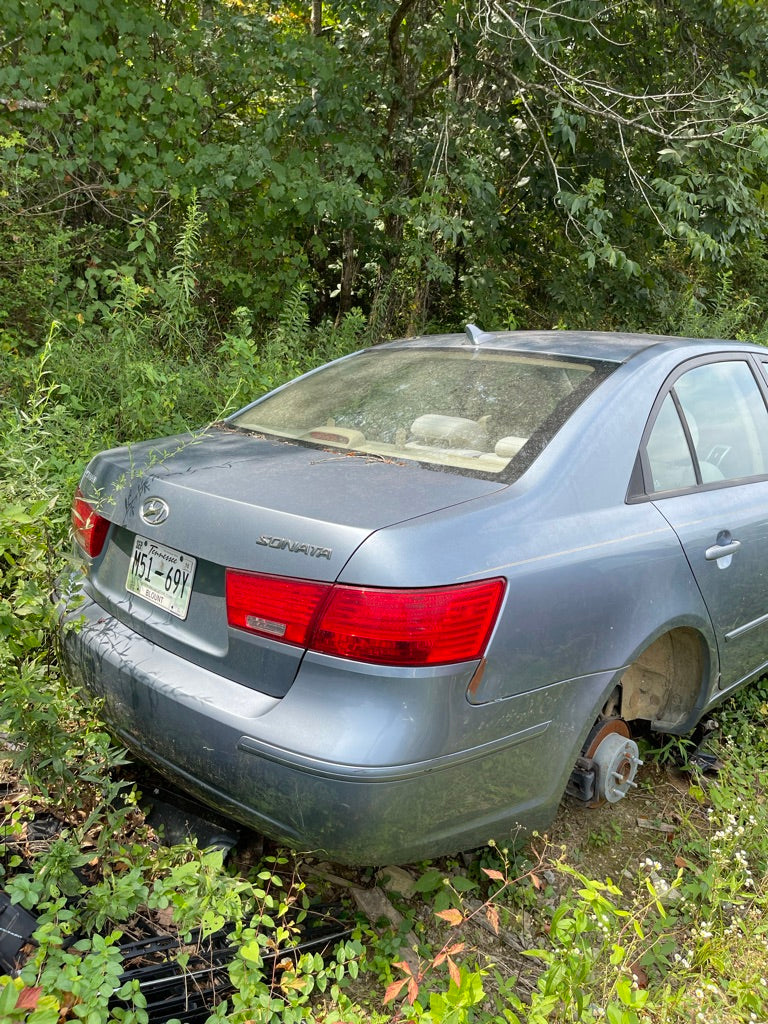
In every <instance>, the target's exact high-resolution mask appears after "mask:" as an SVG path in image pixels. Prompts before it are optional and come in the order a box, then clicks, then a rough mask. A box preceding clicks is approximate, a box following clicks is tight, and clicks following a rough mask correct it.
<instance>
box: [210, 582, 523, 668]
mask: <svg viewBox="0 0 768 1024" xmlns="http://www.w3.org/2000/svg"><path fill="white" fill-rule="evenodd" d="M503 594H504V580H502V579H492V580H482V581H480V582H478V583H462V584H459V585H457V586H448V587H426V588H421V589H418V590H383V589H374V588H369V587H352V586H346V585H342V584H328V583H313V582H310V581H307V580H296V579H290V578H287V577H278V576H261V575H259V574H256V573H243V572H235V571H233V570H228V571H227V614H228V619H229V623H230V625H232V626H239V627H240V628H242V629H247V630H249V631H251V632H254V633H258V634H259V635H261V636H269V637H272V638H273V639H277V640H283V641H286V642H288V643H294V644H299V645H301V646H302V647H307V648H309V649H310V650H313V651H319V652H321V653H323V654H333V655H335V656H336V657H340V658H351V659H353V660H355V661H367V662H374V663H376V664H380V665H405V666H417V665H445V664H450V663H452V662H459V661H473V660H475V659H477V658H481V657H482V656H483V653H484V652H485V648H486V645H487V643H488V639H489V637H490V634H491V630H492V629H493V626H494V623H495V622H496V616H497V615H498V611H499V607H500V605H501V599H502V597H503Z"/></svg>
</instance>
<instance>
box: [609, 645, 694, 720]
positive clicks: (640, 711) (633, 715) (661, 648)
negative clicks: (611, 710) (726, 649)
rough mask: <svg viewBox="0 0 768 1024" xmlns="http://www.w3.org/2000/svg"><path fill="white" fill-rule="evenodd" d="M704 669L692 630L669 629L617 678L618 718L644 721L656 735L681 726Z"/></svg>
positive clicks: (692, 704) (692, 702) (691, 704)
mask: <svg viewBox="0 0 768 1024" xmlns="http://www.w3.org/2000/svg"><path fill="white" fill-rule="evenodd" d="M705 667H706V666H705V653H704V646H703V643H702V639H701V635H700V634H699V633H697V632H696V630H695V629H688V628H679V629H673V630H670V632H669V633H665V634H664V635H663V636H660V637H658V639H656V640H654V642H653V643H652V644H651V645H650V646H649V647H646V649H645V650H644V651H643V652H642V654H641V655H640V656H639V657H638V658H636V660H635V661H634V662H633V663H632V664H631V665H630V666H629V668H628V669H627V670H626V672H625V673H624V675H623V676H622V677H621V680H620V682H619V687H620V695H619V700H620V709H621V710H620V714H621V717H622V718H623V719H625V720H626V721H632V720H633V719H646V720H647V721H649V722H651V724H652V726H653V728H654V729H656V730H658V731H664V730H665V729H674V728H675V727H676V726H680V725H682V724H683V723H684V722H686V721H687V720H688V719H689V717H690V715H691V712H692V711H693V709H694V707H695V706H696V702H697V698H698V696H699V693H700V692H701V687H702V682H703V679H704V669H705Z"/></svg>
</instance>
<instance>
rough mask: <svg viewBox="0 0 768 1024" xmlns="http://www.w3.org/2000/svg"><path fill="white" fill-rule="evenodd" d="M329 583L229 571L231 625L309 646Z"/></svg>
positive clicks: (229, 616)
mask: <svg viewBox="0 0 768 1024" xmlns="http://www.w3.org/2000/svg"><path fill="white" fill-rule="evenodd" d="M330 586H331V585H330V584H329V583H313V582H311V581H310V580H294V579H290V578H287V577H285V576H261V575H257V574H255V573H249V572H237V571H236V570H234V569H227V621H228V622H229V624H230V626H239V627H240V629H247V630H248V631H249V632H251V633H258V634H259V635H260V636H269V637H272V639H273V640H283V641H285V643H288V644H300V645H301V646H302V647H306V646H307V641H308V638H309V628H310V626H311V625H312V620H313V619H314V617H315V613H316V612H317V609H318V607H319V606H320V604H321V603H322V601H323V599H324V598H325V596H326V595H327V593H328V591H329V590H330Z"/></svg>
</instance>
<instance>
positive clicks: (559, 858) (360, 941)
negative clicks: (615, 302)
mask: <svg viewBox="0 0 768 1024" xmlns="http://www.w3.org/2000/svg"><path fill="white" fill-rule="evenodd" d="M119 287H120V288H123V291H122V292H118V294H119V295H122V296H123V298H121V299H120V303H122V305H121V304H120V303H117V304H116V305H115V307H114V310H113V313H112V314H111V315H112V316H113V320H112V321H109V320H107V321H105V324H104V327H103V329H104V330H105V331H106V332H107V334H106V336H107V337H108V338H109V339H110V341H111V344H112V350H111V352H112V354H111V356H110V357H109V358H107V357H105V355H104V352H105V348H104V345H103V344H102V343H101V342H103V340H104V339H103V338H102V339H101V342H98V340H97V339H95V338H93V337H86V336H85V335H83V336H82V337H80V338H77V337H76V336H72V335H70V336H67V334H66V332H65V329H63V328H62V332H64V333H61V332H60V333H57V331H56V330H54V331H53V332H52V334H51V336H50V338H49V339H48V342H47V344H46V345H45V346H44V348H43V350H42V354H41V355H40V356H38V357H37V358H36V360H35V361H34V362H32V361H29V362H26V363H24V364H22V363H21V362H19V363H18V364H17V365H16V367H15V369H14V370H13V372H8V373H7V375H6V377H5V379H4V381H3V382H2V385H0V386H2V388H3V390H4V391H5V393H6V394H7V395H9V396H11V395H12V396H13V398H14V400H13V401H8V402H6V403H5V404H4V405H3V408H2V413H0V417H1V424H0V425H1V426H2V430H3V434H4V439H5V443H4V445H3V448H2V451H0V671H2V683H3V691H2V692H3V699H2V713H1V715H0V718H1V719H2V725H0V728H1V729H2V751H0V770H1V771H2V774H1V775H0V783H2V793H3V795H2V812H3V813H2V820H3V824H2V833H1V834H0V883H1V884H2V887H3V889H4V890H5V892H6V893H7V894H8V896H10V898H11V900H12V901H13V903H14V904H16V905H18V906H20V907H23V908H25V909H26V910H28V911H29V912H31V913H33V914H34V915H35V916H36V919H37V930H36V932H35V943H36V944H35V945H34V946H33V947H31V948H30V949H29V951H28V954H29V957H28V960H27V962H26V964H25V966H24V967H23V969H22V971H21V973H20V975H19V976H18V977H14V978H10V977H6V978H3V979H0V1020H2V1021H6V1020H8V1021H28V1022H30V1024H58V1022H59V1021H65V1020H72V1019H78V1020H84V1021H87V1022H89V1024H107V1022H112V1021H125V1022H136V1024H143V1022H145V1021H146V1020H147V1013H146V1008H145V995H144V993H143V992H142V991H141V990H140V989H139V988H138V986H137V985H136V983H135V982H132V981H130V980H129V981H125V980H122V978H123V963H122V959H123V953H122V952H121V942H122V939H123V937H124V936H125V935H126V934H127V933H128V932H129V931H130V929H131V928H132V927H133V924H134V922H135V921H136V920H137V919H138V918H141V919H145V920H148V921H150V922H152V923H153V924H154V925H156V926H157V927H162V928H164V929H165V930H166V931H168V932H172V933H173V934H174V935H176V936H177V937H178V938H179V945H178V950H177V959H178V961H179V963H180V965H181V966H182V968H184V967H185V966H186V965H188V964H189V959H190V957H192V956H193V955H195V953H196V952H197V951H198V948H199V947H200V944H203V943H205V942H206V941H207V939H209V938H210V937H211V936H212V935H214V934H217V933H218V932H219V931H220V929H222V928H226V929H228V942H229V943H230V944H231V946H232V948H233V950H234V955H233V959H232V961H231V964H230V966H229V968H228V971H229V981H230V992H229V994H228V995H227V996H226V998H225V999H223V1000H222V1001H220V1002H219V1004H218V1006H217V1007H216V1008H215V1009H212V1010H211V1015H210V1017H209V1020H210V1021H211V1022H213V1021H231V1022H233V1024H238V1022H241V1024H245V1022H250V1021H253V1022H282V1021H285V1022H289V1024H290V1022H291V1021H302V1020H318V1021H327V1022H329V1024H331V1022H334V1021H349V1022H352V1021H384V1020H408V1021H418V1022H423V1024H431V1022H444V1024H463V1022H491V1021H494V1022H495V1021H502V1022H503V1021H506V1022H509V1024H543V1022H545V1021H547V1022H562V1024H565V1022H573V1021H584V1022H587V1024H589V1022H598V1021H602V1020H607V1021H609V1022H611V1024H637V1022H640V1021H649V1022H654V1024H677V1022H680V1024H682V1022H684V1021H685V1022H690V1021H708V1020H715V1021H718V1022H722V1024H736V1022H748V1021H755V1022H758V1021H765V1020H768V1010H767V1009H766V1007H768V981H767V980H766V979H768V924H766V915H765V911H766V904H767V903H768V886H767V884H766V883H767V880H768V802H767V801H766V786H767V784H768V741H766V739H765V736H766V729H765V726H766V721H767V720H768V689H767V688H766V686H765V685H763V684H760V685H757V686H753V687H751V688H750V689H749V690H748V691H746V692H745V693H744V694H743V695H742V696H740V697H739V698H738V699H737V700H736V701H732V702H731V703H730V704H729V705H728V706H727V708H726V709H725V710H723V712H722V713H721V714H720V715H719V716H718V717H719V721H720V737H721V738H720V747H719V754H720V758H721V760H722V768H721V770H720V772H719V775H718V776H717V777H716V778H713V777H708V776H706V777H705V776H699V775H697V774H696V773H695V772H693V773H689V774H687V775H682V776H680V775H679V773H678V776H676V777H677V778H678V781H679V780H680V778H682V779H683V780H684V784H683V785H682V787H681V792H680V793H679V795H678V797H677V798H676V802H675V806H674V808H672V809H668V810H667V812H666V817H667V819H668V820H669V819H672V822H673V824H672V826H671V827H670V828H668V829H667V830H666V831H660V832H658V833H653V834H652V835H653V838H651V839H648V836H647V834H642V835H641V834H639V833H638V830H634V831H633V832H632V833H631V834H630V832H629V831H628V830H625V831H624V832H620V831H619V832H613V833H610V832H609V833H608V834H607V836H605V837H604V838H601V837H600V836H599V835H595V836H593V837H592V838H593V839H594V845H595V847H597V846H598V845H599V842H598V840H599V841H600V842H603V841H605V842H610V843H616V844H622V845H624V846H625V847H626V848H627V850H628V851H630V850H631V851H633V852H634V854H635V857H634V862H633V864H632V867H631V868H628V869H625V870H622V871H621V872H618V873H617V876H616V877H612V878H611V879H606V878H603V877H597V878H595V877H593V876H592V874H591V873H590V871H589V870H588V864H587V865H586V866H585V864H584V858H582V863H580V864H578V865H577V864H576V862H575V858H574V856H573V854H574V851H573V850H572V849H563V848H561V846H560V845H559V844H558V838H557V834H556V833H554V834H552V835H550V836H549V837H547V838H545V837H537V838H535V839H534V840H533V842H532V843H531V844H530V845H529V846H527V847H524V848H520V849H518V850H516V851H512V852H510V851H509V850H504V849H499V848H498V847H495V846H489V847H488V848H487V849H486V850H484V851H481V852H480V853H479V854H477V855H475V856H474V857H472V858H466V859H446V860H442V861H440V862H437V863H435V864H427V865H417V866H411V867H410V868H409V869H408V871H407V872H405V873H404V874H405V881H404V880H403V876H402V875H401V876H400V882H399V884H398V885H396V886H394V887H393V886H392V885H391V883H390V882H389V881H388V880H387V876H386V872H384V873H383V874H381V875H379V876H376V878H374V876H373V874H372V873H370V872H362V873H361V872H355V873H351V872H347V873H346V874H342V875H340V874H339V872H338V870H336V871H329V870H327V869H323V868H322V866H318V865H317V864H316V863H315V862H313V861H312V859H311V858H296V857H294V856H292V855H290V854H287V853H285V852H282V851H278V850H273V849H271V848H268V849H267V851H266V853H265V854H263V855H261V856H257V857H256V858H255V859H254V860H253V862H252V863H245V862H244V861H242V860H241V861H237V860H235V861H233V863H232V864H231V865H227V864H225V863H224V860H223V856H222V854H221V852H219V851H215V850H208V851H206V850H201V849H198V848H197V847H196V846H195V845H194V844H191V843H185V844H182V845H176V846H164V845H161V844H160V843H159V842H158V841H157V836H156V835H155V834H154V832H153V831H152V829H151V828H150V827H149V825H148V824H147V822H146V820H145V816H144V812H143V811H142V809H141V808H142V797H141V795H140V793H139V791H138V790H137V788H136V785H135V782H134V778H135V774H134V771H133V769H132V768H131V766H129V765H127V763H126V756H125V752H124V751H123V750H121V749H120V748H119V747H117V746H115V744H114V743H113V741H112V739H111V738H110V736H109V735H108V734H107V733H106V732H105V731H104V730H103V729H102V727H101V726H100V724H99V720H98V708H97V707H94V706H93V705H92V704H91V703H89V702H87V701H85V700H83V699H81V697H80V696H79V695H77V694H75V693H73V690H72V688H71V686H70V685H69V684H68V683H67V680H66V679H65V677H64V676H63V675H62V672H61V669H60V666H59V661H58V657H57V650H56V643H55V639H54V638H55V636H56V621H55V609H54V606H53V604H52V602H51V594H52V593H53V591H54V589H55V587H56V580H57V578H58V576H59V573H60V571H61V569H62V567H63V565H64V564H65V562H66V550H67V541H66V534H67V521H68V513H69V500H70V495H71V493H72V490H73V488H74V485H75V483H76V480H77V478H78V477H79V474H80V471H81V469H82V467H83V465H84V463H85V461H86V460H87V458H88V457H89V455H90V454H91V453H92V452H93V451H95V450H97V449H100V448H103V447H105V446H106V445H108V444H113V443H118V442H120V441H123V440H126V439H127V438H129V437H131V436H149V435H151V434H160V433H167V432H168V430H169V429H179V430H182V429H186V428H188V427H189V426H191V425H199V424H200V423H203V422H206V421H210V420H213V419H216V418H217V417H218V416H220V415H221V412H222V410H223V409H225V408H226V407H227V406H228V404H229V405H231V404H232V403H238V404H239V403H241V402H244V401H245V400H246V398H250V397H254V396H255V394H257V393H259V392H260V391H261V390H264V389H265V388H267V387H271V386H273V385H274V384H276V383H279V382H280V381H281V380H283V379H285V378H286V377H288V376H290V375H291V374H293V373H295V372H297V371H298V370H300V369H305V368H308V367H309V366H310V365H311V364H312V363H313V361H322V360H323V359H326V358H328V357H330V356H331V355H334V354H341V353H343V352H344V351H346V350H347V349H348V348H350V347H351V346H352V345H354V343H355V341H356V340H357V339H359V338H360V336H361V334H362V332H363V330H364V324H363V323H362V320H361V319H360V318H358V317H354V316H353V317H351V318H350V319H349V320H348V321H347V322H346V324H344V325H342V327H341V328H340V329H339V330H336V331H334V330H332V329H330V328H327V329H324V330H312V329H310V327H309V325H308V319H307V316H306V303H305V297H304V294H303V292H302V290H301V289H297V290H296V292H295V293H294V294H293V295H292V296H291V297H290V300H289V301H288V302H287V303H286V311H285V316H284V318H283V321H282V322H281V323H280V324H278V325H276V326H275V327H273V328H272V330H271V331H270V332H269V333H268V334H267V335H266V340H264V341H263V342H262V341H261V340H260V339H257V338H256V335H255V331H254V329H253V327H252V325H251V323H250V320H249V317H248V315H247V313H246V312H245V311H243V312H241V313H240V314H238V316H237V317H236V322H235V324H234V325H233V327H232V330H231V331H230V332H229V333H228V334H227V337H226V339H225V341H224V342H222V343H221V345H220V346H219V347H218V350H217V351H215V352H214V353H205V352H202V353H197V354H195V353H187V354H185V355H182V354H180V352H179V351H178V350H176V351H172V350H170V349H169V350H168V351H166V352H165V354H159V353H158V350H157V348H156V347H153V343H152V337H153V332H154V331H155V329H156V321H155V315H156V312H157V311H156V310H155V311H154V312H153V311H152V309H149V308H147V309H145V310H144V312H142V309H143V308H144V307H143V306H142V300H141V296H139V297H137V298H136V302H135V304H131V302H128V301H127V299H126V296H128V297H130V294H131V292H130V287H132V286H129V285H128V284H127V283H125V282H124V283H123V284H121V285H120V286H119ZM127 326H132V330H133V333H132V334H127V333H126V331H125V330H124V328H125V327H127ZM107 371H110V372H107ZM99 380H101V381H102V382H103V383H102V386H101V387H98V386H97V383H96V382H97V381H99ZM659 770H661V769H659ZM664 771H673V769H664ZM675 771H676V770H675ZM41 822H42V823H45V822H48V823H49V824H50V825H51V828H49V829H48V831H47V832H46V831H45V830H43V832H42V833H41V828H40V825H41ZM585 833H586V836H587V842H586V844H585V845H587V846H588V845H589V842H590V839H589V824H588V819H587V824H586V825H585ZM636 833H637V834H636ZM628 855H629V854H628ZM587 861H588V858H587ZM408 878H410V880H411V883H412V884H409V883H408ZM374 883H376V884H378V885H379V886H381V887H382V888H383V889H388V890H389V896H388V898H389V901H390V904H391V905H393V906H394V907H395V909H397V910H398V911H399V913H400V914H401V915H402V918H403V923H402V925H400V926H399V928H397V927H396V928H388V927H381V926H380V927H378V928H377V929H374V928H372V927H371V925H369V924H368V923H367V922H366V921H365V920H364V919H363V918H362V917H358V918H357V920H356V922H353V925H352V933H351V935H350V936H349V937H347V938H345V939H344V940H343V941H342V942H341V944H339V945H337V946H336V947H335V948H333V949H331V950H329V951H327V952H325V953H324V954H321V953H319V952H312V953H299V954H297V955H294V954H293V953H292V950H293V949H294V947H295V945H296V942H297V941H298V939H299V936H300V934H301V927H302V922H303V920H304V918H305V916H306V915H307V914H308V913H310V912H311V911H312V908H313V907H314V906H315V905H316V904H317V903H318V902H327V901H328V900H329V899H333V900H341V901H342V902H346V904H347V913H348V915H349V916H350V917H352V916H353V910H352V909H351V906H352V905H351V901H350V893H351V892H352V891H353V889H354V887H355V886H357V887H370V886H371V885H373V884H374ZM413 938H415V949H413V948H408V946H409V944H410V943H411V940H412V939H413ZM404 947H405V952H404V951H403V950H404Z"/></svg>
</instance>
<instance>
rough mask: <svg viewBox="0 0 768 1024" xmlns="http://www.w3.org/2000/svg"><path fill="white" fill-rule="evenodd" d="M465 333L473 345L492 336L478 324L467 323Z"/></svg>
mask: <svg viewBox="0 0 768 1024" xmlns="http://www.w3.org/2000/svg"><path fill="white" fill-rule="evenodd" d="M464 333H465V334H466V336H467V337H468V338H469V340H470V341H471V342H472V344H473V345H479V344H480V343H481V342H483V341H485V340H486V338H490V337H491V335H490V334H488V333H487V331H481V330H480V328H479V327H478V326H477V324H467V326H466V327H465V328H464Z"/></svg>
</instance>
